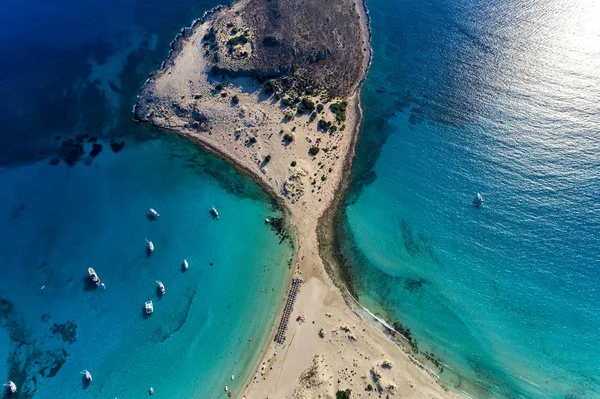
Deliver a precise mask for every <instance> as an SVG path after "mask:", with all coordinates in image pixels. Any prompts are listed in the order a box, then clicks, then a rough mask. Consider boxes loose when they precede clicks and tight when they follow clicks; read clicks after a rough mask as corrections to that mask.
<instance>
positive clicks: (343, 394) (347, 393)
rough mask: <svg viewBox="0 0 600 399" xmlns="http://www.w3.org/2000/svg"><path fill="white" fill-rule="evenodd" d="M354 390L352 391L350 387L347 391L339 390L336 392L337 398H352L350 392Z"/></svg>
mask: <svg viewBox="0 0 600 399" xmlns="http://www.w3.org/2000/svg"><path fill="white" fill-rule="evenodd" d="M351 392H352V391H350V390H349V389H346V390H345V391H337V392H336V393H335V399H350V393H351Z"/></svg>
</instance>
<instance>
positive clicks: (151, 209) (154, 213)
mask: <svg viewBox="0 0 600 399" xmlns="http://www.w3.org/2000/svg"><path fill="white" fill-rule="evenodd" d="M150 214H151V215H152V216H153V217H154V218H157V217H159V216H160V214H159V213H158V212H156V211H155V210H154V209H153V208H150Z"/></svg>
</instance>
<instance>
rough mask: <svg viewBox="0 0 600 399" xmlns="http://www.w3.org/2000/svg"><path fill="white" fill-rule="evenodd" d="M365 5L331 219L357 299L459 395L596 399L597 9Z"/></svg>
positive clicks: (599, 243) (586, 4)
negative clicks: (360, 117)
mask: <svg viewBox="0 0 600 399" xmlns="http://www.w3.org/2000/svg"><path fill="white" fill-rule="evenodd" d="M367 5H368V6H369V9H370V11H371V16H372V21H373V47H374V60H373V65H372V68H371V70H370V72H369V76H368V79H367V81H366V84H365V87H364V93H363V100H364V106H365V124H364V128H363V135H362V137H361V140H360V142H359V148H358V152H357V159H356V164H355V166H354V169H353V182H352V186H351V189H350V192H349V195H348V198H347V201H346V205H345V207H344V212H343V214H342V215H341V216H340V234H341V236H342V238H341V242H342V247H343V248H342V249H343V254H344V256H345V258H346V259H347V272H348V276H349V279H350V283H351V284H352V286H353V287H354V289H355V291H356V292H357V295H358V296H359V298H360V300H361V302H363V303H364V304H366V305H367V307H369V308H371V309H372V310H375V311H377V312H379V313H380V314H382V315H384V316H385V317H386V318H387V319H388V320H393V321H396V322H397V323H401V324H402V326H403V327H404V328H408V329H409V330H410V333H411V336H412V338H413V339H414V341H415V342H416V343H417V346H418V350H419V352H420V355H421V358H425V356H424V354H425V352H433V353H434V354H435V355H436V356H437V357H438V358H439V359H440V360H441V362H442V365H443V371H442V369H441V368H436V367H435V365H433V364H431V363H429V364H430V366H431V367H432V368H433V369H434V370H435V371H436V372H438V373H440V376H441V378H442V379H444V380H446V381H447V382H448V383H449V384H450V385H451V386H454V387H456V388H457V389H458V390H465V391H467V392H469V393H470V394H472V395H474V396H476V397H508V398H516V397H539V398H595V397H600V380H599V379H598V374H599V373H600V352H598V350H597V343H598V342H599V341H600V333H599V331H600V295H599V293H598V288H597V281H598V277H599V276H600V201H599V200H600V147H599V143H600V116H599V115H600V114H599V113H598V99H599V98H600V84H599V82H600V61H599V60H600V47H598V43H599V41H598V37H600V30H599V29H600V25H598V24H597V16H598V15H599V13H600V9H599V8H598V5H597V3H595V2H592V1H582V2H569V1H534V2H530V3H527V4H525V3H523V2H518V1H513V0H511V1H504V0H500V1H493V2H487V1H486V2H483V1H475V2H472V1H460V0H459V1H452V2H450V1H445V0H435V1H431V2H415V1H408V0H407V1H393V2H389V1H379V0H369V1H368V2H367ZM477 192H481V193H482V195H483V197H484V199H485V203H484V206H483V207H482V208H480V209H476V208H473V207H472V205H471V200H472V198H473V197H474V195H475V194H476V193H477ZM397 326H398V327H400V326H399V325H398V324H397Z"/></svg>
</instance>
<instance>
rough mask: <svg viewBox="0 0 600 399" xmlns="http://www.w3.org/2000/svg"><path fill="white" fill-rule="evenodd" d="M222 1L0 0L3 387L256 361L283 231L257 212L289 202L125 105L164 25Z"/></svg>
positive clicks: (275, 299)
mask: <svg viewBox="0 0 600 399" xmlns="http://www.w3.org/2000/svg"><path fill="white" fill-rule="evenodd" d="M215 5H216V3H215V2H211V1H200V2H198V1H195V2H192V1H176V2H169V3H168V4H167V3H165V2H164V1H156V0H150V1H143V2H142V1H133V2H132V1H114V0H108V1H102V2H95V1H91V2H78V1H72V0H65V1H51V2H47V1H25V2H23V1H11V0H8V1H4V2H2V3H1V4H0V40H1V41H2V50H3V57H2V62H1V63H0V98H2V100H1V101H0V119H1V120H2V127H1V129H0V140H1V145H0V204H1V205H2V206H1V207H0V276H2V283H0V379H2V380H1V381H0V382H1V383H4V382H5V381H7V380H12V381H14V382H15V383H16V384H17V386H18V393H17V395H13V396H12V397H15V398H41V399H43V398H65V399H69V398H84V397H85V398H91V397H93V398H136V397H137V398H141V397H147V396H148V391H149V388H150V387H153V388H154V391H155V393H154V397H162V398H192V397H205V398H210V397H217V396H221V395H226V393H225V392H224V390H223V387H224V386H225V385H228V387H229V389H230V390H232V391H233V392H234V394H236V395H237V394H239V392H240V391H241V389H242V388H243V384H244V383H245V379H246V377H248V375H249V373H251V372H252V371H253V370H252V368H253V367H254V365H255V363H256V361H257V359H258V357H259V356H260V351H261V350H262V349H263V347H264V344H265V343H266V341H267V340H268V338H269V333H270V331H271V327H272V326H273V324H274V321H275V320H274V319H275V316H276V313H277V310H278V307H279V305H280V303H281V301H282V299H283V298H284V294H285V288H286V286H287V284H286V283H287V281H288V279H289V275H290V271H289V270H290V269H289V262H290V260H291V256H292V253H293V248H292V246H291V244H290V242H289V241H288V240H283V241H282V240H281V237H279V236H278V235H277V234H276V233H275V232H274V231H272V230H271V229H270V228H269V227H268V226H267V225H265V223H264V219H265V217H267V216H281V213H280V212H279V211H278V210H277V209H276V208H274V206H273V205H272V204H271V202H270V200H269V198H268V197H267V195H266V194H265V193H264V192H262V191H261V189H260V188H258V187H257V186H256V185H255V184H254V183H253V182H251V181H250V180H249V179H248V178H246V177H243V176H240V175H239V174H237V173H236V172H235V170H234V169H233V168H231V167H229V166H227V165H226V164H225V162H223V161H221V160H219V159H216V158H215V157H213V156H211V155H209V154H206V153H204V152H202V151H199V150H198V149H197V148H196V146H195V145H193V144H191V143H189V142H187V141H185V140H183V139H181V138H178V137H175V136H173V135H171V134H165V133H161V132H157V131H152V130H150V129H149V128H147V127H144V126H140V125H138V124H136V123H134V122H133V120H132V114H131V109H132V106H133V103H134V101H135V98H136V95H137V93H138V90H139V89H140V87H141V85H142V84H143V82H144V80H145V79H146V77H147V76H148V74H149V73H151V72H153V71H154V70H156V69H157V68H158V67H159V65H160V63H161V62H162V60H163V59H164V57H165V56H166V54H167V52H168V50H169V42H170V41H171V40H172V39H173V38H174V37H175V35H176V33H177V32H178V31H179V30H180V29H181V28H182V27H183V26H186V25H189V24H190V23H191V21H192V20H193V19H194V18H196V17H199V16H201V15H202V13H203V12H204V11H205V10H207V9H209V8H210V7H213V6H215ZM94 146H95V147H94ZM94 148H95V150H94ZM211 206H215V207H216V208H217V209H218V210H219V213H220V215H221V217H220V219H219V220H215V219H213V218H212V217H211V215H210V213H209V210H210V208H211ZM151 207H152V208H155V209H156V210H157V211H158V212H159V213H160V217H159V218H158V220H154V221H153V220H150V219H149V218H148V210H149V208H151ZM146 239H148V240H151V241H152V242H153V243H154V245H155V251H154V253H152V254H151V255H149V256H148V254H147V253H146V247H147V244H146ZM183 259H187V261H188V262H189V269H188V270H187V271H186V272H182V262H183ZM90 266H92V267H94V268H95V270H96V272H97V273H98V275H99V277H100V278H101V279H102V282H103V283H104V284H105V286H104V287H96V286H95V285H93V284H91V282H90V280H89V277H88V274H87V269H88V267H90ZM157 280H160V281H162V282H163V283H164V285H165V288H166V294H165V295H164V296H162V297H161V296H160V295H158V293H157V283H156V281H157ZM148 300H152V301H153V303H154V314H152V315H151V316H150V317H145V315H144V312H143V308H144V302H145V301H148ZM84 369H87V370H89V371H90V372H91V374H92V376H93V382H92V383H91V384H89V385H86V384H84V383H83V379H82V375H81V374H80V372H81V371H82V370H84ZM232 375H235V380H233V381H232V380H231V376H232ZM3 395H4V391H3V392H2V395H0V396H3Z"/></svg>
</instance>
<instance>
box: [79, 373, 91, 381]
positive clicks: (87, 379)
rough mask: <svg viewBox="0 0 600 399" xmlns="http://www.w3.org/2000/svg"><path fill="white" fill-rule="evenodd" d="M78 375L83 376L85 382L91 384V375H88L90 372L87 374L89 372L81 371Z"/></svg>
mask: <svg viewBox="0 0 600 399" xmlns="http://www.w3.org/2000/svg"><path fill="white" fill-rule="evenodd" d="M79 374H82V375H84V376H85V380H86V381H89V382H92V375H91V374H90V372H89V371H87V370H83V371H81V372H80V373H79Z"/></svg>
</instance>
